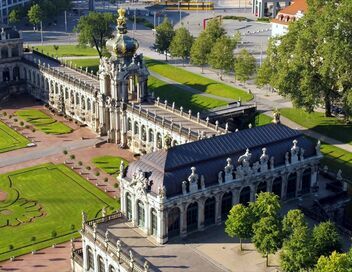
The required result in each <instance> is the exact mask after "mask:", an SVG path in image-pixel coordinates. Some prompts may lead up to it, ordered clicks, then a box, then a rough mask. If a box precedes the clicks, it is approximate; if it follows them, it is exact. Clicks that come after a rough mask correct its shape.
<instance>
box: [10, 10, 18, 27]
mask: <svg viewBox="0 0 352 272" xmlns="http://www.w3.org/2000/svg"><path fill="white" fill-rule="evenodd" d="M8 20H9V23H10V24H13V25H15V24H17V23H19V22H20V21H21V15H20V12H19V10H18V9H13V10H11V11H10V13H9V18H8Z"/></svg>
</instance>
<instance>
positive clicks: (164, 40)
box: [155, 17, 175, 60]
mask: <svg viewBox="0 0 352 272" xmlns="http://www.w3.org/2000/svg"><path fill="white" fill-rule="evenodd" d="M174 35H175V31H174V28H173V26H172V24H171V22H170V21H169V19H168V18H167V17H165V18H164V21H163V22H162V23H161V24H160V25H158V26H157V27H156V34H155V48H156V49H157V50H158V51H159V52H161V53H164V52H165V53H166V54H165V59H166V60H167V53H168V52H169V49H170V44H171V41H172V39H173V37H174Z"/></svg>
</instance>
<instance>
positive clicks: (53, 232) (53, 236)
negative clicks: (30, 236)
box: [51, 230, 57, 238]
mask: <svg viewBox="0 0 352 272" xmlns="http://www.w3.org/2000/svg"><path fill="white" fill-rule="evenodd" d="M56 236H57V232H56V231H55V230H53V231H52V232H51V237H52V238H56Z"/></svg>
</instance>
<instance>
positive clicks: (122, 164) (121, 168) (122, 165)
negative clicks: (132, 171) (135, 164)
mask: <svg viewBox="0 0 352 272" xmlns="http://www.w3.org/2000/svg"><path fill="white" fill-rule="evenodd" d="M124 171H125V164H124V162H123V160H121V162H120V177H121V178H123V175H124Z"/></svg>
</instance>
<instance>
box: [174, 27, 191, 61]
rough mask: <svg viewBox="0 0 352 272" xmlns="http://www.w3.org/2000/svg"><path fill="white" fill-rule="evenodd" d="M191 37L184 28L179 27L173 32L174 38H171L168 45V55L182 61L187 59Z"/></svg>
mask: <svg viewBox="0 0 352 272" xmlns="http://www.w3.org/2000/svg"><path fill="white" fill-rule="evenodd" d="M192 43H193V37H192V35H191V33H190V32H189V31H188V30H187V29H186V28H185V27H180V28H179V29H177V30H176V31H175V36H174V37H173V38H172V41H171V44H170V53H171V55H172V56H174V57H180V58H182V59H183V60H185V59H187V58H189V56H190V53H191V47H192Z"/></svg>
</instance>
